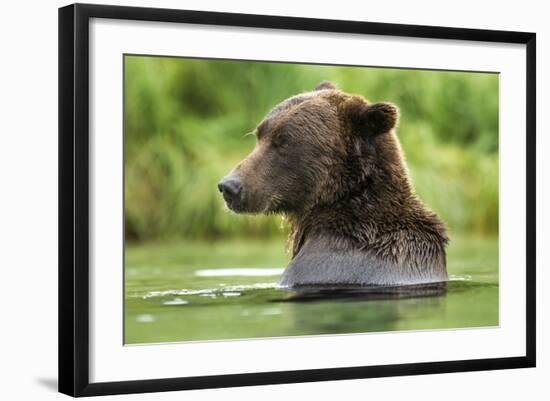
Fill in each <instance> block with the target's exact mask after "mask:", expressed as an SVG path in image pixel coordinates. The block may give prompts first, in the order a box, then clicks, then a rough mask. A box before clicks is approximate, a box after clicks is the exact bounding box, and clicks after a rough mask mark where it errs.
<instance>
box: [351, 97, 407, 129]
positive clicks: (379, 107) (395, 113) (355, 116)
mask: <svg viewBox="0 0 550 401" xmlns="http://www.w3.org/2000/svg"><path fill="white" fill-rule="evenodd" d="M345 110H346V113H347V116H348V118H349V121H350V122H351V125H352V127H353V130H354V131H355V132H357V133H358V134H359V135H361V136H363V137H375V136H377V135H380V134H384V133H386V132H388V131H390V130H392V129H393V128H395V126H396V125H397V120H398V118H399V110H398V108H397V106H395V105H393V104H391V103H374V104H368V103H367V102H366V101H365V100H364V99H362V98H360V97H358V96H354V97H352V98H351V99H350V100H349V101H347V102H346V107H345Z"/></svg>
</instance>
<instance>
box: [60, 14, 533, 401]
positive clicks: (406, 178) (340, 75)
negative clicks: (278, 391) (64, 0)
mask: <svg viewBox="0 0 550 401" xmlns="http://www.w3.org/2000/svg"><path fill="white" fill-rule="evenodd" d="M388 22H391V21H388ZM535 108H536V107H535V34H534V33H525V32H508V31H489V30H478V29H463V28H446V27H433V26H415V25H398V24H391V23H370V22H358V21H337V20H320V19H309V18H294V17H280V16H264V15H243V14H231V13H216V12H202V11H183V10H168V9H152V8H136V7H118V6H117V7H115V6H100V5H86V4H77V5H70V6H67V7H64V8H61V9H60V10H59V390H60V391H61V392H63V393H66V394H69V395H72V396H92V395H103V394H117V393H136V392H153V391H168V390H185V389H200V388H214V387H229V386H248V385H261V384H277V383H292V382H311V381H322V380H342V379H355V378H370V377H381V376H397V375H418V374H433V373H442V372H461V371H475V370H489V369H511V368H527V367H533V366H535Z"/></svg>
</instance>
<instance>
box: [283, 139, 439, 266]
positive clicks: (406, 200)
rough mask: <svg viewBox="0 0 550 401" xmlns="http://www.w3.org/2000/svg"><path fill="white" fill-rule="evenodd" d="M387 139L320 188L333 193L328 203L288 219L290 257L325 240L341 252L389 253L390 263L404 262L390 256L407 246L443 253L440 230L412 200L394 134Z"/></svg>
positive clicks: (433, 217) (433, 218)
mask: <svg viewBox="0 0 550 401" xmlns="http://www.w3.org/2000/svg"><path fill="white" fill-rule="evenodd" d="M387 135H388V136H389V138H388V137H386V138H385V139H384V140H383V141H380V142H378V143H374V144H370V145H371V146H370V147H368V148H367V150H363V153H362V154H358V155H355V156H352V157H351V158H350V160H348V161H347V162H346V163H345V164H344V170H340V171H336V172H335V175H334V177H333V178H331V179H329V180H328V181H327V182H326V183H325V185H324V187H329V188H331V187H332V188H336V189H337V190H335V191H334V195H333V196H332V198H328V197H325V198H324V199H319V200H318V201H316V202H313V203H312V204H311V206H310V207H309V208H307V209H305V210H302V211H299V212H296V213H293V214H289V216H288V220H289V223H290V234H289V246H290V249H292V253H293V257H294V256H296V255H297V254H298V253H299V252H300V250H301V249H302V247H303V246H304V244H305V243H306V242H307V241H308V240H323V241H324V240H326V239H330V240H331V241H332V243H333V244H335V245H334V246H337V247H338V248H340V249H344V250H345V249H349V250H370V251H373V252H374V254H376V255H379V256H380V257H381V258H386V257H387V256H388V255H385V254H384V252H386V251H387V250H388V249H391V251H390V253H393V256H391V257H390V258H393V259H395V260H397V259H400V258H401V259H403V258H405V256H404V255H395V253H396V250H398V249H410V248H411V247H410V244H409V243H407V241H411V240H412V241H425V240H426V241H427V242H428V246H432V245H433V247H435V248H437V249H441V250H442V251H444V245H445V244H446V242H447V236H446V232H445V227H444V225H443V223H442V222H441V221H440V220H439V218H438V217H437V216H436V215H435V214H434V213H433V212H431V211H430V210H429V209H427V208H426V207H425V206H424V205H423V203H422V202H421V201H420V200H419V199H418V198H417V197H416V195H415V194H414V191H413V188H412V185H411V183H410V180H409V176H408V173H407V170H406V167H405V162H404V159H403V156H402V152H401V148H400V145H399V142H398V140H397V138H396V136H395V134H394V133H388V134H387ZM365 153H367V154H365ZM365 160H369V161H371V162H370V163H366V162H365ZM372 160H375V162H374V163H373V162H372ZM342 178H343V179H342ZM342 182H344V184H342ZM339 183H340V184H339ZM406 257H409V258H410V257H411V255H407V256H406ZM412 257H414V255H412Z"/></svg>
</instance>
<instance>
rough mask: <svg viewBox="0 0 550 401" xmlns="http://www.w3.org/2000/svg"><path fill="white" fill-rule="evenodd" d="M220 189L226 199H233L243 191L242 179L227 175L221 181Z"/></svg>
mask: <svg viewBox="0 0 550 401" xmlns="http://www.w3.org/2000/svg"><path fill="white" fill-rule="evenodd" d="M218 189H219V190H220V192H221V193H222V194H223V198H224V199H225V200H226V201H231V200H232V199H234V198H235V197H237V196H238V195H239V194H240V193H241V189H242V185H241V181H240V180H239V179H238V178H236V177H225V178H224V179H223V180H221V181H220V182H219V184H218Z"/></svg>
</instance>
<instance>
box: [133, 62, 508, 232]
mask: <svg viewBox="0 0 550 401" xmlns="http://www.w3.org/2000/svg"><path fill="white" fill-rule="evenodd" d="M321 80H331V81H333V82H334V83H336V85H338V86H339V87H340V88H341V89H343V90H345V91H347V92H350V93H358V94H361V95H363V96H365V97H366V98H368V99H369V100H371V101H390V102H393V103H395V104H397V105H398V106H399V107H400V109H401V120H400V126H399V128H398V136H399V137H400V139H401V141H402V144H403V149H404V151H405V155H406V158H407V160H408V166H409V168H410V171H411V175H412V178H413V181H414V184H415V187H416V190H417V192H418V193H419V195H420V196H421V197H422V198H423V199H424V200H425V201H426V203H427V204H428V206H430V207H431V208H433V209H434V210H435V211H436V212H438V214H439V215H440V216H441V217H442V218H443V219H444V220H445V222H446V223H447V224H448V225H449V228H450V230H451V232H452V233H455V232H456V233H459V234H464V233H477V234H492V235H494V234H495V233H496V232H497V231H498V75H496V74H480V73H462V72H438V71H419V70H399V69H382V68H352V67H334V66H313V65H296V64H293V65H290V64H288V65H287V64H270V63H254V62H234V61H215V60H190V59H178V58H162V57H140V56H128V57H126V59H125V84H126V86H125V88H126V89H125V106H126V108H125V116H124V118H125V229H126V237H127V238H129V239H131V240H134V241H152V240H155V241H164V240H167V241H169V240H174V239H181V238H195V239H207V240H214V239H221V238H228V237H233V238H238V237H247V238H270V237H279V238H280V237H282V236H283V234H282V233H281V229H280V227H279V226H280V220H279V219H278V218H276V217H245V216H241V217H239V218H235V216H234V215H232V214H230V213H227V212H226V211H225V209H224V206H223V202H222V199H221V197H220V195H219V193H218V191H217V188H216V184H217V182H218V181H219V180H220V179H221V178H222V177H223V176H224V175H225V174H227V173H228V172H229V171H230V169H231V168H232V167H234V166H235V164H236V163H238V162H239V161H240V160H242V159H243V158H244V157H245V156H246V155H247V154H248V153H249V152H250V151H251V150H252V149H253V147H254V138H253V137H252V136H244V134H245V133H247V132H250V131H251V130H253V129H254V127H255V126H256V124H257V123H258V122H259V121H260V120H261V119H262V118H263V116H264V115H265V114H266V113H267V112H268V111H269V110H270V108H272V107H273V106H275V105H276V104H277V103H279V102H280V101H282V100H284V99H285V98H287V97H289V96H291V95H294V94H297V93H300V92H303V91H309V90H311V89H312V88H314V87H315V85H316V84H318V83H319V82H320V81H321Z"/></svg>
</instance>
